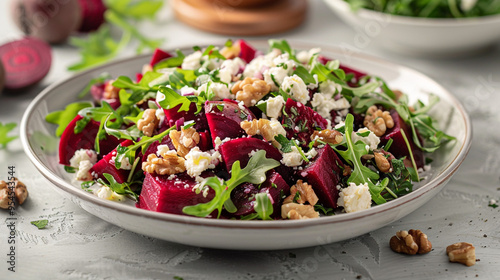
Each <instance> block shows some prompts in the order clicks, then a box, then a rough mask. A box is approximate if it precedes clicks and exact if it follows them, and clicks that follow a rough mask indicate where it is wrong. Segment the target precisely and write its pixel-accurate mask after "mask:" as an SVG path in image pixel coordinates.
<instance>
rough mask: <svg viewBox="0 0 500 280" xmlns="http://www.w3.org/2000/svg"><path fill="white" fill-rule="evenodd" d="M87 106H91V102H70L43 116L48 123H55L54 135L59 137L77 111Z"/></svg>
mask: <svg viewBox="0 0 500 280" xmlns="http://www.w3.org/2000/svg"><path fill="white" fill-rule="evenodd" d="M89 107H92V104H91V103H90V102H88V101H82V102H75V103H71V104H69V105H68V106H66V108H64V110H60V111H54V112H52V113H49V114H48V115H47V116H45V120H46V121H47V122H49V123H52V124H57V129H56V136H57V137H60V136H61V135H62V134H63V132H64V130H65V129H66V127H67V126H68V125H69V123H70V122H71V121H72V120H73V119H74V118H75V117H76V115H78V112H80V110H82V109H85V108H89ZM87 123H88V122H87ZM85 125H86V124H85ZM83 127H85V126H83Z"/></svg>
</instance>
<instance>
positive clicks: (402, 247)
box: [389, 229, 432, 255]
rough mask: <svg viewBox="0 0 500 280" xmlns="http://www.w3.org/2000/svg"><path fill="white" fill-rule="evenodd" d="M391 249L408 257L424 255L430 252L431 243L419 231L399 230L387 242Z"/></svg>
mask: <svg viewBox="0 0 500 280" xmlns="http://www.w3.org/2000/svg"><path fill="white" fill-rule="evenodd" d="M389 244H390V247H391V249H392V250H393V251H394V252H396V253H403V254H408V255H415V254H417V253H418V254H426V253H429V252H430V251H431V250H432V243H431V242H430V241H429V239H428V238H427V235H425V234H424V233H423V232H422V231H420V230H414V229H410V230H409V231H405V230H401V231H398V232H397V233H396V235H395V236H393V237H392V238H391V240H390V242H389Z"/></svg>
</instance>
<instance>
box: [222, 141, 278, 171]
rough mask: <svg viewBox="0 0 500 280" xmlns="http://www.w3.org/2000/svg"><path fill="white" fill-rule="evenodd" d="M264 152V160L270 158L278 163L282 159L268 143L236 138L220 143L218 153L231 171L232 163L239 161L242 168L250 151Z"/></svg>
mask: <svg viewBox="0 0 500 280" xmlns="http://www.w3.org/2000/svg"><path fill="white" fill-rule="evenodd" d="M258 150H264V151H266V158H272V159H275V160H277V161H280V160H281V159H282V158H283V157H282V155H281V153H280V151H279V150H278V149H276V148H275V147H274V146H273V145H271V144H270V143H268V142H266V141H263V140H260V139H257V138H238V139H233V140H229V141H227V142H224V143H222V145H220V147H219V152H220V153H221V155H222V159H223V160H224V163H225V164H226V168H227V170H231V167H232V166H233V163H234V162H235V161H237V160H239V161H240V167H241V168H244V167H245V166H246V165H247V163H248V160H249V159H250V156H249V154H250V153H251V152H252V151H258Z"/></svg>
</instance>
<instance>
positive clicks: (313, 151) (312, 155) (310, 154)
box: [306, 148, 318, 159]
mask: <svg viewBox="0 0 500 280" xmlns="http://www.w3.org/2000/svg"><path fill="white" fill-rule="evenodd" d="M317 155H318V151H316V149H315V148H312V149H310V150H309V151H308V152H307V153H306V157H307V158H308V159H312V158H315V157H316V156H317Z"/></svg>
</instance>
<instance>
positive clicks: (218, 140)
mask: <svg viewBox="0 0 500 280" xmlns="http://www.w3.org/2000/svg"><path fill="white" fill-rule="evenodd" d="M229 140H231V138H229V137H226V138H224V139H222V140H221V139H220V137H219V136H217V137H215V140H214V143H215V149H216V150H218V149H219V146H220V145H222V144H223V143H225V142H227V141H229Z"/></svg>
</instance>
